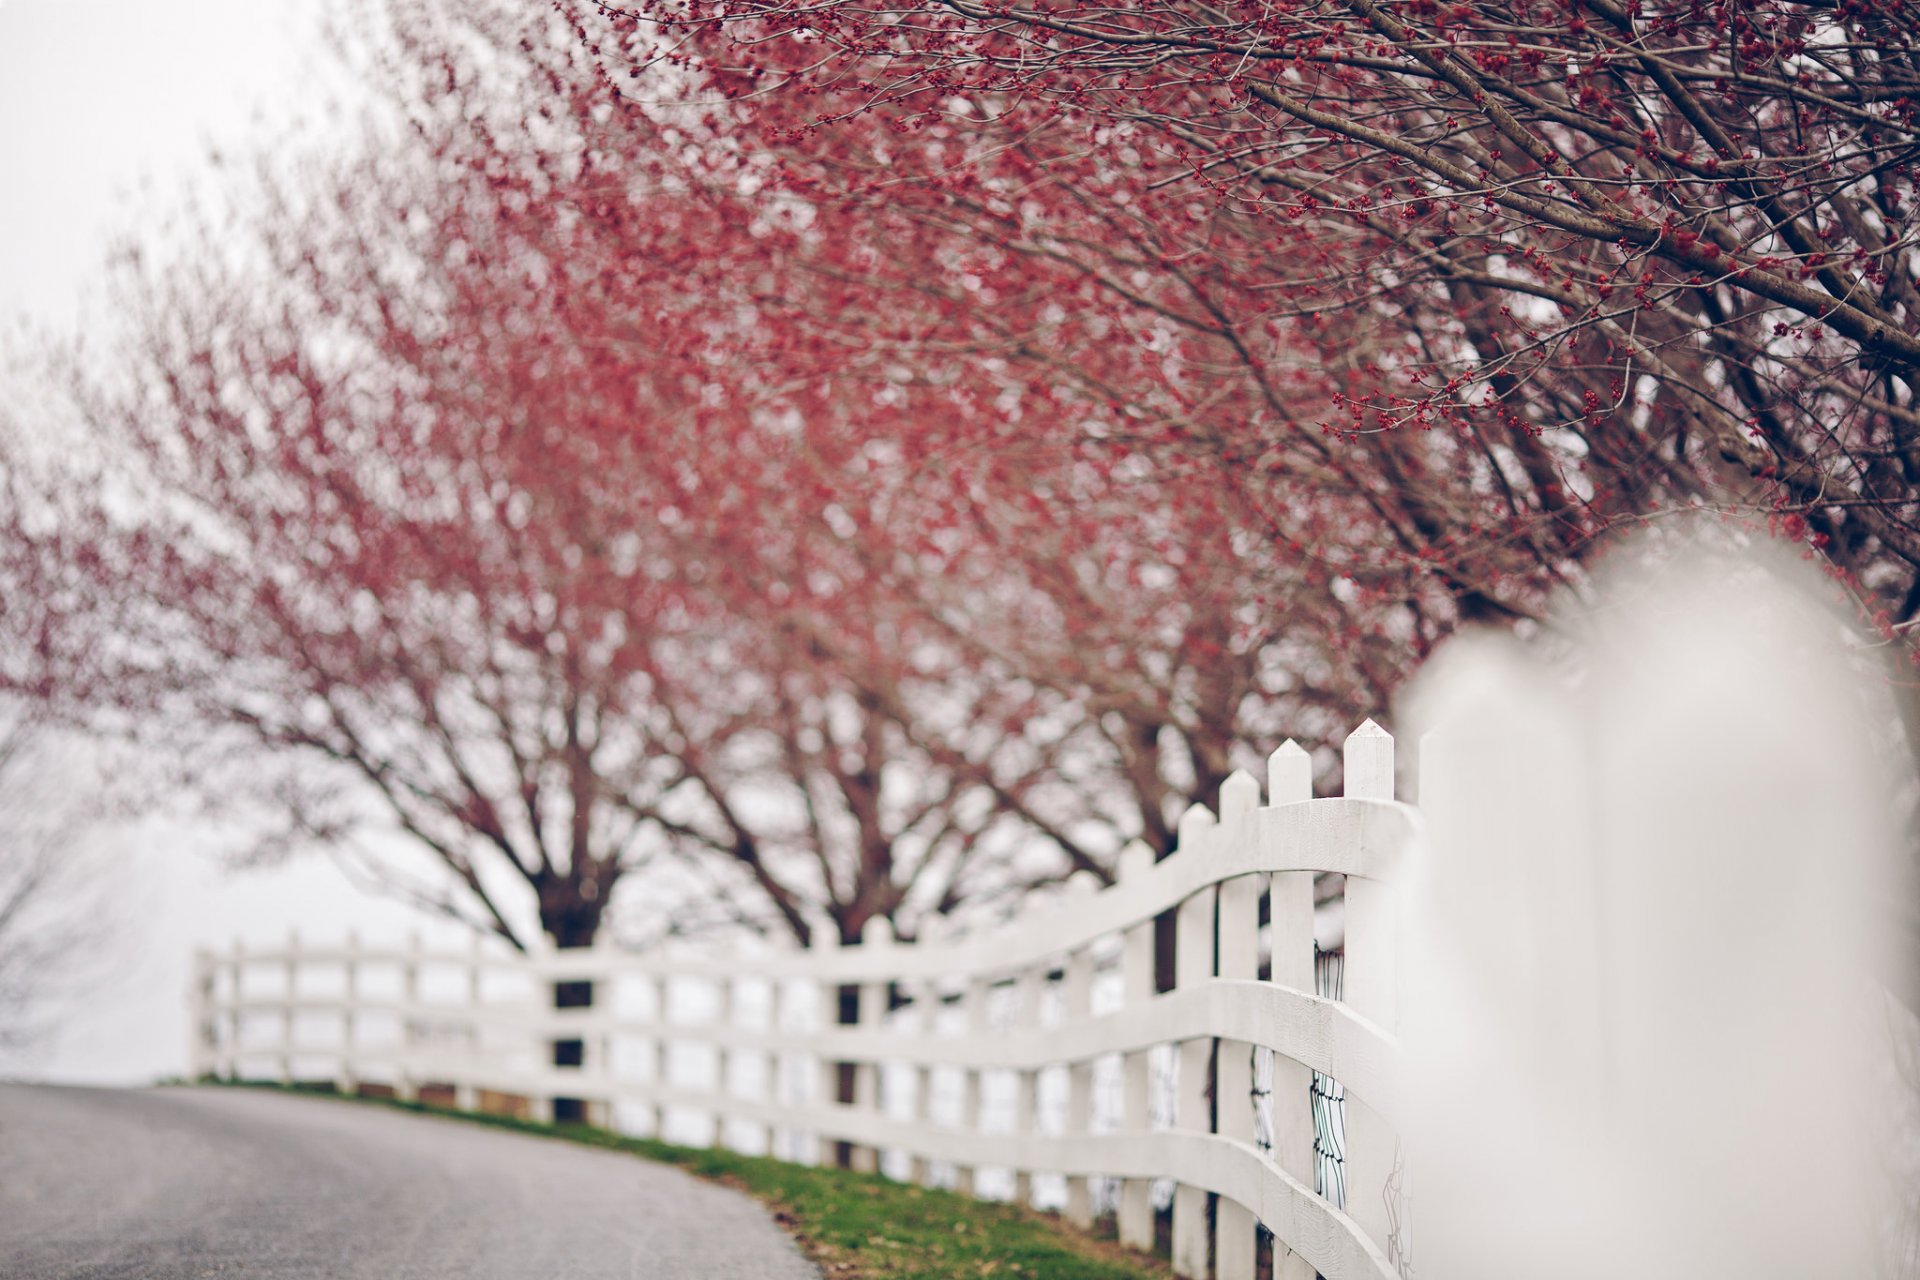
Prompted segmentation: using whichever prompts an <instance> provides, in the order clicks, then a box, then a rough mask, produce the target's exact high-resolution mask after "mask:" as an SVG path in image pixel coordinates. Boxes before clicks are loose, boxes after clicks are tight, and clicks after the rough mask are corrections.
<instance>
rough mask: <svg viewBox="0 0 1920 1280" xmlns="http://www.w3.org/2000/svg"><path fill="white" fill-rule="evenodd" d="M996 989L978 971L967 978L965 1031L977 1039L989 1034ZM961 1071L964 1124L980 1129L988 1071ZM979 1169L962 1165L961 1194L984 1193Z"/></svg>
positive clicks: (972, 1129)
mask: <svg viewBox="0 0 1920 1280" xmlns="http://www.w3.org/2000/svg"><path fill="white" fill-rule="evenodd" d="M992 991H993V984H992V983H990V982H988V981H987V980H986V979H985V978H982V977H979V976H978V975H975V976H973V977H970V978H968V979H967V987H966V991H965V993H964V994H963V995H962V996H961V997H960V1000H961V1010H962V1012H963V1013H964V1015H965V1017H966V1032H965V1034H966V1036H967V1038H968V1039H969V1040H970V1041H972V1042H974V1043H978V1042H979V1041H980V1039H981V1037H983V1036H985V1035H986V1034H987V1000H988V998H989V996H990V994H991V993H992ZM960 1074H961V1085H960V1128H961V1129H962V1130H964V1131H965V1132H967V1133H979V1132H980V1094H981V1086H982V1084H983V1083H984V1079H985V1075H986V1073H985V1072H984V1071H983V1070H981V1069H979V1068H976V1067H968V1068H966V1069H965V1070H964V1071H962V1072H961V1073H960ZM979 1172H980V1171H979V1169H978V1168H976V1167H975V1166H973V1165H961V1166H960V1169H959V1171H958V1173H957V1175H956V1179H955V1188H956V1189H957V1190H958V1191H959V1192H960V1194H961V1195H967V1196H973V1195H979V1194H980V1188H979V1176H978V1175H979Z"/></svg>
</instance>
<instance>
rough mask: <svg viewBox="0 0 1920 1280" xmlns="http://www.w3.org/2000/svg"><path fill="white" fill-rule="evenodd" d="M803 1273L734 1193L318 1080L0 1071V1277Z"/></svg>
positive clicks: (505, 1278) (724, 1278)
mask: <svg viewBox="0 0 1920 1280" xmlns="http://www.w3.org/2000/svg"><path fill="white" fill-rule="evenodd" d="M189 1276H192V1277H201V1276H216V1277H243V1276H244V1277H249V1278H251V1277H275V1278H278V1277H325V1278H326V1280H336V1278H337V1280H362V1278H364V1280H441V1278H442V1277H445V1278H447V1280H456V1278H457V1280H559V1278H561V1277H566V1278H567V1280H575V1278H579V1280H585V1278H586V1277H601V1276H608V1277H614V1276H617V1277H622V1278H623V1280H681V1278H682V1277H684V1278H686V1280H695V1278H698V1280H733V1278H734V1277H740V1278H741V1280H749V1278H750V1280H818V1272H816V1271H815V1270H814V1268H813V1267H812V1266H811V1265H810V1264H809V1263H808V1262H807V1261H806V1260H805V1259H804V1258H802V1257H801V1256H800V1254H799V1252H798V1251H797V1250H796V1249H795V1248H794V1247H793V1244H792V1243H791V1242H790V1241H789V1240H788V1239H787V1238H786V1237H785V1236H784V1235H782V1234H781V1232H780V1230H779V1228H777V1227H776V1226H774V1224H773V1222H772V1220H771V1219H770V1218H768V1216H767V1214H766V1212H765V1211H764V1210H762V1209H761V1208H760V1207H759V1206H758V1205H756V1204H754V1203H753V1202H752V1201H750V1200H748V1199H747V1198H746V1197H744V1196H741V1195H737V1194H735V1193H734V1192H731V1191H728V1190H726V1189H725V1188H722V1187H717V1186H714V1185H712V1184H710V1183H703V1182H698V1181H696V1180H694V1179H692V1178H689V1177H687V1176H685V1175H684V1174H681V1173H679V1172H678V1171H676V1170H673V1169H668V1168H665V1167H662V1166H660V1165H654V1164H649V1163H648V1162H646V1161H644V1160H637V1159H635V1158H633V1157H631V1156H622V1155H617V1154H614V1153H612V1152H606V1151H595V1150H592V1149H590V1148H586V1147H578V1146H574V1145H571V1144H569V1143H563V1142H554V1141H550V1140H546V1139H541V1138H534V1137H528V1136H525V1135H522V1134H514V1133H506V1132H501V1131H498V1130H491V1129H483V1128H480V1127H479V1126H476V1125H466V1124H461V1123H458V1122H456V1121H449V1120H442V1119H435V1118H433V1117H428V1116H412V1115H406V1114H402V1113H399V1112H394V1111H389V1110H387V1109H385V1108H381V1107H364V1106H354V1105H352V1104H349V1103H344V1102H339V1101H332V1100H328V1099H325V1098H300V1097H289V1096H286V1095H284V1094H272V1093H264V1092H252V1091H242V1090H228V1089H155V1090H106V1089H62V1088H51V1087H39V1086H21V1085H0V1277H5V1278H6V1280H15V1278H16V1277H17V1278H20V1280H27V1278H29V1277H30V1278H31V1280H65V1278H67V1277H72V1278H74V1280H79V1278H80V1277H85V1278H86V1280H181V1278H184V1277H189Z"/></svg>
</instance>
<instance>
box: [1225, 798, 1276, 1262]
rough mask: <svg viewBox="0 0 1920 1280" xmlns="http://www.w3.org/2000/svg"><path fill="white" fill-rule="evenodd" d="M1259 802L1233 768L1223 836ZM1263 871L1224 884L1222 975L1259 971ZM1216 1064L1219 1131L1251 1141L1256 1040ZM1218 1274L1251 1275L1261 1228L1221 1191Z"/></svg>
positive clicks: (1238, 830)
mask: <svg viewBox="0 0 1920 1280" xmlns="http://www.w3.org/2000/svg"><path fill="white" fill-rule="evenodd" d="M1259 806H1260V784H1259V783H1258V782H1256V781H1254V779H1253V776H1252V775H1251V774H1248V773H1244V772H1241V771H1240V770H1237V769H1236V770H1235V771H1234V773H1233V776H1232V777H1230V778H1228V779H1227V780H1226V783H1225V784H1224V785H1222V786H1221V788H1220V837H1219V838H1220V840H1221V841H1223V842H1224V841H1228V840H1231V841H1234V842H1236V843H1239V842H1245V841H1250V840H1251V839H1252V838H1253V834H1252V823H1253V819H1254V811H1255V810H1256V809H1258V808H1259ZM1266 887H1267V886H1266V877H1265V876H1262V875H1245V876H1235V877H1234V878H1233V879H1231V880H1225V881H1222V882H1221V884H1220V939H1219V968H1220V976H1221V977H1222V978H1241V979H1254V978H1258V977H1259V976H1260V897H1261V895H1262V894H1263V893H1264V892H1265V891H1266ZM1218 1055H1219V1056H1218V1059H1217V1065H1216V1066H1215V1068H1214V1075H1215V1086H1214V1113H1215V1117H1216V1119H1215V1125H1214V1129H1215V1132H1217V1133H1219V1134H1220V1135H1221V1136H1222V1137H1225V1138H1232V1139H1233V1140H1234V1141H1236V1142H1239V1143H1243V1144H1244V1145H1246V1146H1249V1147H1251V1146H1252V1145H1253V1142H1254V1125H1253V1120H1254V1116H1253V1045H1251V1044H1249V1043H1247V1042H1245V1041H1238V1040H1222V1041H1220V1042H1219V1049H1218ZM1213 1239H1214V1245H1213V1254H1214V1275H1215V1276H1217V1277H1218V1278H1219V1280H1253V1275H1254V1265H1255V1258H1256V1254H1257V1249H1256V1244H1257V1240H1258V1228H1257V1227H1256V1225H1255V1222H1254V1216H1253V1212H1252V1210H1251V1209H1249V1208H1248V1207H1247V1206H1245V1205H1242V1204H1237V1203H1235V1202H1234V1201H1232V1200H1229V1199H1227V1198H1225V1197H1222V1198H1221V1200H1220V1203H1219V1204H1218V1206H1216V1208H1215V1209H1214V1224H1213Z"/></svg>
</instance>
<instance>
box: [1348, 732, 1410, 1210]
mask: <svg viewBox="0 0 1920 1280" xmlns="http://www.w3.org/2000/svg"><path fill="white" fill-rule="evenodd" d="M1344 765H1345V769H1344V772H1345V777H1346V794H1347V795H1348V796H1349V797H1354V798H1358V799H1362V800H1391V799H1393V739H1392V738H1391V737H1390V736H1388V734H1387V731H1386V730H1385V729H1382V728H1381V727H1380V726H1379V725H1377V724H1375V723H1374V722H1373V721H1371V720H1368V721H1367V722H1365V723H1364V724H1362V725H1361V726H1360V727H1359V728H1358V729H1355V730H1354V731H1353V732H1352V733H1351V734H1349V735H1348V737H1347V741H1346V752H1345V760H1344ZM1398 900H1399V899H1398V891H1397V889H1396V888H1395V886H1393V885H1390V884H1386V883H1384V882H1382V881H1379V880H1373V879H1369V878H1367V877H1364V876H1348V877H1347V885H1346V936H1347V940H1346V959H1345V973H1344V979H1343V981H1344V989H1343V991H1344V994H1343V998H1344V1000H1345V1002H1346V1003H1347V1004H1348V1005H1349V1006H1351V1007H1352V1009H1353V1010H1354V1012H1356V1013H1358V1014H1360V1015H1361V1016H1362V1017H1364V1018H1366V1019H1367V1020H1368V1021H1369V1022H1371V1023H1373V1024H1374V1025H1375V1026H1377V1027H1379V1028H1380V1029H1381V1030H1382V1031H1385V1032H1387V1033H1388V1034H1389V1035H1391V1034H1392V1033H1393V1032H1394V1031H1395V1030H1396V1028H1397V1025H1398V1011H1399V976H1400V975H1399V951H1400V920H1399V912H1398V906H1397V904H1398ZM1371 1104H1372V1100H1371V1099H1368V1098H1365V1097H1358V1098H1356V1097H1355V1096H1354V1094H1353V1092H1352V1091H1351V1090H1349V1091H1348V1094H1347V1099H1346V1103H1345V1109H1346V1114H1345V1117H1344V1130H1345V1134H1346V1153H1345V1167H1346V1185H1347V1212H1348V1213H1349V1214H1351V1215H1352V1217H1353V1219H1354V1221H1356V1222H1358V1223H1359V1224H1360V1226H1361V1228H1362V1229H1363V1230H1364V1231H1365V1232H1366V1233H1367V1234H1368V1235H1369V1236H1371V1237H1372V1238H1373V1239H1375V1240H1377V1241H1382V1242H1384V1241H1386V1240H1387V1238H1388V1235H1389V1226H1390V1218H1391V1212H1390V1209H1389V1205H1388V1197H1389V1195H1390V1194H1391V1193H1392V1189H1391V1188H1390V1186H1389V1183H1390V1182H1391V1180H1392V1178H1393V1174H1394V1167H1395V1163H1396V1149H1397V1144H1396V1140H1395V1137H1394V1134H1393V1130H1392V1129H1391V1128H1389V1127H1388V1125H1387V1124H1386V1122H1385V1121H1384V1120H1382V1119H1381V1118H1380V1116H1379V1115H1378V1114H1377V1113H1376V1112H1375V1111H1374V1110H1373V1106H1372V1105H1371Z"/></svg>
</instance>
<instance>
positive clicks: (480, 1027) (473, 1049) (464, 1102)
mask: <svg viewBox="0 0 1920 1280" xmlns="http://www.w3.org/2000/svg"><path fill="white" fill-rule="evenodd" d="M481 942H482V939H481V937H480V934H479V933H478V932H475V933H474V934H473V936H472V937H471V939H470V940H469V941H468V943H467V966H466V979H467V980H466V984H465V985H466V998H467V1036H468V1039H467V1046H468V1053H467V1057H466V1061H464V1062H463V1063H462V1064H461V1068H460V1075H459V1076H458V1077H457V1078H456V1079H455V1080H454V1082H453V1105H454V1109H455V1110H457V1111H478V1110H479V1109H480V1090H479V1089H478V1087H476V1086H475V1084H474V1082H473V1073H475V1072H478V1071H479V1070H480V1069H481V1066H482V1063H483V1060H484V1055H485V1050H486V1033H487V1029H486V1021H485V1019H484V1018H483V1017H482V1016H481V1010H480V1004H481V982H480V945H481Z"/></svg>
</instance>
